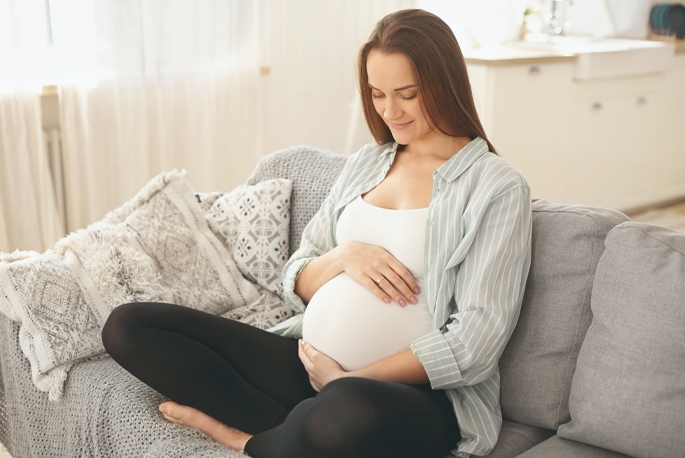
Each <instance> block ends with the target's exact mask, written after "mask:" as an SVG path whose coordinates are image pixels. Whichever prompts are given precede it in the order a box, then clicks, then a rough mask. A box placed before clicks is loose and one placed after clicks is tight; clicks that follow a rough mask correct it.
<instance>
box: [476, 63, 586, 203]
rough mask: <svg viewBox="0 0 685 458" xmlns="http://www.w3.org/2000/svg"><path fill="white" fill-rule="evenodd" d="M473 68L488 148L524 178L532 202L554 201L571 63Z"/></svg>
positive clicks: (559, 168)
mask: <svg viewBox="0 0 685 458" xmlns="http://www.w3.org/2000/svg"><path fill="white" fill-rule="evenodd" d="M472 67H474V68H470V69H469V73H470V74H471V75H472V76H471V77H472V79H473V78H474V77H476V78H478V80H477V81H474V82H472V86H473V89H474V97H475V98H476V104H477V105H478V106H479V109H480V115H481V120H482V122H483V126H484V128H485V129H486V133H487V135H488V136H489V138H490V140H491V141H492V144H493V145H494V146H495V148H496V149H497V151H498V152H499V154H500V155H501V156H502V157H504V158H505V159H507V160H509V161H510V162H512V163H513V164H514V165H515V166H516V167H517V168H518V169H519V170H521V172H522V173H523V174H524V175H525V177H526V179H527V180H528V182H529V184H530V186H531V190H532V194H533V197H534V198H544V199H547V200H558V199H559V198H561V197H562V196H561V188H560V187H559V180H560V179H561V176H562V169H561V161H562V159H563V157H564V148H563V144H564V141H565V135H566V126H567V124H568V109H567V107H568V105H569V86H570V84H571V74H572V71H573V63H571V62H559V63H546V64H535V65H503V66H482V65H479V66H472Z"/></svg>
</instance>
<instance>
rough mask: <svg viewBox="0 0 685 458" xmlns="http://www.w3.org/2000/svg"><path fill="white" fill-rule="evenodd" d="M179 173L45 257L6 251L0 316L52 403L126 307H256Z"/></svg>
mask: <svg viewBox="0 0 685 458" xmlns="http://www.w3.org/2000/svg"><path fill="white" fill-rule="evenodd" d="M183 176H184V173H177V172H171V173H167V174H162V175H160V176H158V177H156V178H155V179H153V180H152V181H151V182H150V183H148V185H147V186H145V187H144V188H143V189H142V190H141V191H140V192H139V193H138V195H136V197H134V198H133V199H131V200H130V201H128V202H126V203H125V204H124V205H123V206H122V207H120V208H119V209H117V210H115V211H113V212H111V213H109V214H108V215H107V216H105V218H104V220H103V221H101V222H99V223H96V224H93V225H91V226H89V227H88V228H87V229H84V230H81V231H78V232H76V233H73V234H71V235H69V236H68V237H66V238H64V239H62V240H60V241H59V242H57V245H56V246H55V249H54V250H49V251H47V252H46V253H45V254H43V255H39V254H38V253H33V252H29V253H26V252H24V253H13V254H11V255H0V291H1V292H2V294H0V312H2V313H4V314H6V315H7V316H8V317H9V318H10V319H12V320H14V321H17V322H19V323H20V326H21V327H20V334H19V341H20V345H21V348H22V351H23V352H24V354H25V355H26V357H27V358H28V359H29V361H30V363H31V371H32V375H33V381H34V383H35V384H36V386H37V387H38V388H39V389H41V390H43V391H49V392H50V399H51V400H56V399H58V398H59V397H60V396H61V393H62V386H63V383H64V381H65V379H66V376H67V372H68V370H69V369H70V368H71V366H72V365H73V363H74V362H76V361H78V360H80V359H83V358H87V357H92V356H96V355H98V354H101V353H104V347H103V346H102V341H101V338H100V332H101V329H102V326H103V324H104V322H105V320H106V319H107V317H108V315H109V313H110V311H111V310H112V309H113V308H114V307H116V306H118V305H121V304H122V303H125V302H143V301H166V302H174V303H177V304H181V305H186V306H189V307H192V308H196V309H199V310H203V311H206V312H209V313H213V314H221V313H225V312H226V311H228V310H229V309H231V308H232V307H240V306H245V305H251V304H255V303H256V302H258V301H259V299H260V294H259V292H258V291H257V289H256V287H255V286H254V285H253V284H251V283H250V282H249V281H247V280H246V279H245V278H243V276H242V275H241V273H240V271H239V270H238V268H237V267H236V265H235V263H234V261H233V259H232V257H231V254H230V253H229V252H228V251H227V250H226V249H225V248H224V246H223V245H222V243H221V242H220V241H219V240H218V239H217V238H216V236H215V235H214V234H213V233H212V232H211V231H210V230H209V228H208V227H207V223H206V221H205V219H204V215H203V213H202V211H201V209H200V206H199V204H198V201H197V199H196V198H195V195H194V193H193V191H192V189H191V188H190V185H189V184H188V182H187V181H186V179H185V178H184V177H183Z"/></svg>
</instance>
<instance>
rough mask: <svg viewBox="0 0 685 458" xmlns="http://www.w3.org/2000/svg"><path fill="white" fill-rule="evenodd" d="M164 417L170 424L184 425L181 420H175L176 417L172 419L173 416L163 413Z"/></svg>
mask: <svg viewBox="0 0 685 458" xmlns="http://www.w3.org/2000/svg"><path fill="white" fill-rule="evenodd" d="M162 415H164V419H166V421H168V422H169V423H175V424H177V425H181V424H182V423H181V420H179V419H178V418H174V417H172V416H171V415H167V414H165V413H164V412H162Z"/></svg>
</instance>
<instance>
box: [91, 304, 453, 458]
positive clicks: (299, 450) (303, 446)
mask: <svg viewBox="0 0 685 458" xmlns="http://www.w3.org/2000/svg"><path fill="white" fill-rule="evenodd" d="M350 337H351V338H353V336H350ZM102 341H103V343H104V345H105V348H106V349H107V351H108V352H109V354H110V355H111V356H112V358H114V360H115V361H116V362H117V363H119V364H120V365H121V366H123V367H124V368H125V369H126V370H127V371H129V372H130V373H131V374H133V375H134V376H136V377H137V378H139V379H140V380H142V381H143V382H145V383H146V384H148V385H149V386H150V387H152V388H154V389H155V390H157V391H159V392H160V393H162V394H163V395H165V396H167V397H169V398H170V399H173V400H174V401H176V402H178V403H179V404H183V405H188V406H191V407H194V408H196V409H198V410H201V411H202V412H204V413H206V414H208V415H210V416H212V417H214V418H216V419H217V420H219V421H221V422H222V423H224V424H226V425H229V426H232V427H234V428H237V429H239V430H241V431H245V432H247V433H249V434H254V437H252V438H251V439H250V440H249V441H248V442H247V445H246V447H245V452H246V453H248V454H249V455H251V456H253V457H255V458H259V457H264V458H280V457H283V458H289V457H293V458H307V457H317V458H318V457H324V456H325V457H328V458H335V457H355V458H363V457H369V458H371V457H374V458H375V457H393V458H400V457H412V458H415V457H436V458H442V457H444V456H445V455H446V454H448V453H449V451H450V450H451V449H453V448H454V447H455V445H456V443H457V442H458V441H459V439H460V434H459V427H458V424H457V421H456V418H455V416H454V413H453V411H452V405H451V404H450V402H449V400H448V399H447V396H445V394H444V392H443V391H441V390H437V391H434V390H432V389H431V388H430V386H429V385H428V384H426V385H418V386H409V385H403V384H400V383H388V382H379V381H376V380H370V379H364V378H343V379H339V380H336V381H334V382H331V383H329V384H328V385H326V386H325V387H324V388H323V389H322V390H321V392H319V393H317V392H316V391H314V389H313V388H312V387H311V385H310V384H309V377H308V375H307V372H306V371H305V369H304V367H303V366H302V363H301V362H300V359H299V357H298V355H297V340H295V339H289V338H286V337H281V336H277V335H275V334H272V333H270V332H267V331H263V330H261V329H257V328H254V327H252V326H249V325H246V324H244V323H240V322H237V321H233V320H229V319H226V318H221V317H218V316H215V315H210V314H208V313H204V312H200V311H197V310H193V309H190V308H188V307H181V306H178V305H171V304H159V303H138V304H126V305H121V306H119V307H117V308H116V309H114V311H113V312H112V314H111V315H110V316H109V319H108V320H107V323H105V327H104V329H103V331H102Z"/></svg>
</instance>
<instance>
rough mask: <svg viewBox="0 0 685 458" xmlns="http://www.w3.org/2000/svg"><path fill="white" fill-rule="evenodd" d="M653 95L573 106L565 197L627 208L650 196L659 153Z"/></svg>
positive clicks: (657, 105) (657, 104)
mask: <svg viewBox="0 0 685 458" xmlns="http://www.w3.org/2000/svg"><path fill="white" fill-rule="evenodd" d="M659 109H660V97H659V94H658V93H643V94H630V95H626V96H622V97H613V98H606V99H597V100H594V101H581V102H577V103H574V104H573V109H572V113H573V114H572V119H571V123H570V125H569V130H570V132H569V143H568V151H569V154H568V155H567V156H566V157H565V161H564V162H565V166H564V180H563V181H564V187H565V190H564V201H567V202H573V203H580V204H586V205H597V206H602V207H611V208H619V209H627V208H630V207H636V206H640V205H645V204H647V203H649V202H650V200H652V199H653V197H654V196H653V185H654V183H655V181H656V180H657V174H658V167H659V164H658V157H659V156H660V155H662V154H663V142H662V136H661V135H660V132H659V124H658V119H659V118H658V116H659Z"/></svg>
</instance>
